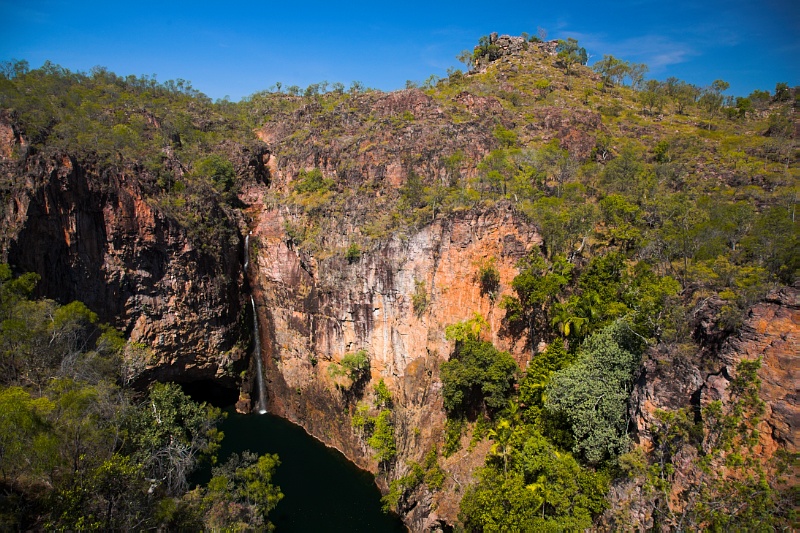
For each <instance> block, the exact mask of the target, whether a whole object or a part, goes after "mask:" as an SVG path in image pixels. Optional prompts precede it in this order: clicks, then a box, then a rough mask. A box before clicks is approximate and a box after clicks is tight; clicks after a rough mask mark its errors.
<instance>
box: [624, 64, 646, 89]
mask: <svg viewBox="0 0 800 533" xmlns="http://www.w3.org/2000/svg"><path fill="white" fill-rule="evenodd" d="M649 70H650V69H649V68H648V67H647V65H645V64H644V63H631V64H630V65H629V66H628V72H627V75H628V77H629V78H630V79H631V87H633V88H634V90H639V89H640V88H641V87H642V83H643V82H644V76H645V74H647V72H648V71H649Z"/></svg>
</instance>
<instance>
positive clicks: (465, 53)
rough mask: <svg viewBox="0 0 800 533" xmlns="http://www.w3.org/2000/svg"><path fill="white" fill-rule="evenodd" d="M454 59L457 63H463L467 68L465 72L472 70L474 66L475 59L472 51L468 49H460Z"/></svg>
mask: <svg viewBox="0 0 800 533" xmlns="http://www.w3.org/2000/svg"><path fill="white" fill-rule="evenodd" d="M456 59H457V60H458V62H459V63H463V64H464V66H465V67H466V68H467V72H469V71H470V70H472V68H473V67H474V66H475V59H474V57H473V53H472V52H470V51H469V50H462V51H461V52H460V53H459V54H458V55H457V56H456Z"/></svg>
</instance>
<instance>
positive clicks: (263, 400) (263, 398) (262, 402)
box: [250, 296, 267, 415]
mask: <svg viewBox="0 0 800 533" xmlns="http://www.w3.org/2000/svg"><path fill="white" fill-rule="evenodd" d="M250 305H251V306H252V307H253V338H254V339H255V345H254V346H255V348H254V350H253V357H255V358H256V379H257V380H258V412H259V414H262V415H263V414H264V413H266V412H267V391H266V386H265V385H264V370H263V369H262V368H261V365H262V362H261V335H260V334H259V332H258V312H257V311H256V302H255V300H253V297H252V296H251V297H250Z"/></svg>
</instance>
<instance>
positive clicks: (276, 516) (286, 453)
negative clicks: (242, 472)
mask: <svg viewBox="0 0 800 533" xmlns="http://www.w3.org/2000/svg"><path fill="white" fill-rule="evenodd" d="M226 412H227V413H228V418H227V419H226V420H225V421H224V422H223V423H222V424H221V426H220V429H221V430H222V431H223V432H224V433H225V438H224V440H223V441H222V449H221V450H220V454H219V458H220V461H221V462H224V461H225V460H227V458H228V457H229V456H230V454H231V453H234V452H235V453H241V452H243V451H244V450H250V451H251V452H255V453H258V454H259V455H261V454H264V453H277V454H278V456H279V457H280V460H281V465H280V466H279V467H278V469H277V472H276V474H275V479H274V482H275V483H276V484H277V485H279V486H280V488H281V491H282V492H283V494H284V498H283V500H281V502H280V503H279V504H278V506H277V507H276V508H275V509H274V510H273V511H272V512H271V513H270V521H271V522H272V523H273V524H275V527H276V529H275V530H276V531H277V532H278V533H281V532H285V533H292V532H296V533H309V532H340V531H341V532H349V533H357V532H365V533H366V532H369V533H378V532H388V533H392V532H397V533H399V532H404V531H406V529H405V528H404V526H403V523H402V522H401V521H400V519H399V518H397V517H396V516H390V515H387V514H385V513H384V512H383V511H382V510H381V503H380V498H381V494H380V491H379V490H378V488H377V487H376V486H375V483H374V481H373V477H372V474H370V473H369V472H365V471H363V470H360V469H358V468H356V467H355V466H354V465H353V464H352V463H351V462H349V461H348V460H347V459H346V458H345V457H344V455H342V454H341V453H339V452H338V451H336V450H334V449H331V448H327V447H325V446H324V445H323V444H322V443H320V442H319V441H317V440H316V439H314V438H312V437H311V436H309V435H308V434H307V433H306V432H305V431H304V430H303V429H302V428H300V427H299V426H296V425H294V424H292V423H290V422H287V421H286V420H283V419H282V418H279V417H277V416H274V415H270V414H263V415H255V414H250V415H242V414H239V413H237V412H236V411H235V410H233V409H232V408H228V409H226Z"/></svg>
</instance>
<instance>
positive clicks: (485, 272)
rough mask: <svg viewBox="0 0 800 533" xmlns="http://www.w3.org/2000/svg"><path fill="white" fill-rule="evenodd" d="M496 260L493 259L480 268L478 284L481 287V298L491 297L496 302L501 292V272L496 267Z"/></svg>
mask: <svg viewBox="0 0 800 533" xmlns="http://www.w3.org/2000/svg"><path fill="white" fill-rule="evenodd" d="M495 262H496V259H495V258H494V257H492V258H491V259H488V260H487V261H486V262H484V263H483V264H482V265H481V266H480V267H478V283H480V286H481V296H487V295H488V296H489V299H490V300H492V301H494V299H495V298H497V293H498V292H500V271H499V270H497V266H495Z"/></svg>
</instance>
